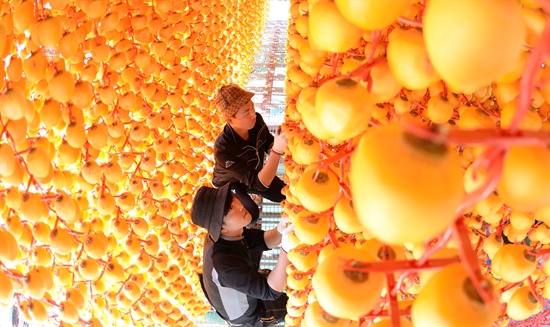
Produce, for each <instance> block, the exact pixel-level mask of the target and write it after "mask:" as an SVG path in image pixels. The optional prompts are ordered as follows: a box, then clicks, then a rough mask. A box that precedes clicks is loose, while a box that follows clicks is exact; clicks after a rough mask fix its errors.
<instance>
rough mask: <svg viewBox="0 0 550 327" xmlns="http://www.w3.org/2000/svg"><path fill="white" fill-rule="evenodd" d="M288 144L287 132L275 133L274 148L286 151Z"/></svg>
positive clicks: (280, 151)
mask: <svg viewBox="0 0 550 327" xmlns="http://www.w3.org/2000/svg"><path fill="white" fill-rule="evenodd" d="M287 144H288V139H287V138H286V135H285V133H283V132H278V133H276V134H275V140H274V141H273V147H272V149H273V150H275V152H278V153H284V151H285V149H286V146H287Z"/></svg>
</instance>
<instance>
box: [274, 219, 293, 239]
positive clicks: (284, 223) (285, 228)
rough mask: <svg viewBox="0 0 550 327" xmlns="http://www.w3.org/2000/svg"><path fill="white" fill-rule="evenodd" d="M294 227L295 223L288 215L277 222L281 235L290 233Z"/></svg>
mask: <svg viewBox="0 0 550 327" xmlns="http://www.w3.org/2000/svg"><path fill="white" fill-rule="evenodd" d="M293 229H294V224H292V223H291V222H290V219H288V217H281V220H279V223H278V224H277V231H278V232H279V234H281V235H285V234H288V233H290V232H291V231H292V230H293Z"/></svg>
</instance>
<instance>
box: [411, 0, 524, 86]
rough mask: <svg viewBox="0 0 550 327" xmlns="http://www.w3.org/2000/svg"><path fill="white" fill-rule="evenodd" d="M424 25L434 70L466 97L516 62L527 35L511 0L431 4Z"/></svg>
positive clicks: (429, 3) (428, 4)
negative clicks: (465, 94)
mask: <svg viewBox="0 0 550 327" xmlns="http://www.w3.org/2000/svg"><path fill="white" fill-rule="evenodd" d="M465 17H467V19H465ZM423 25H424V26H423V29H422V32H423V34H424V40H425V41H426V49H427V50H428V55H429V57H430V61H431V63H432V64H433V66H434V68H435V70H436V71H437V73H438V74H439V75H440V76H441V78H442V79H443V80H444V81H445V82H446V83H448V85H449V87H450V88H451V90H453V91H455V92H464V93H472V92H475V91H477V90H478V89H480V88H482V87H485V86H487V85H489V84H491V82H493V81H495V80H497V79H499V78H500V77H502V76H503V75H504V74H506V73H507V72H508V70H509V67H510V66H512V65H513V64H514V63H515V62H517V61H519V60H520V57H521V54H522V52H523V44H524V41H525V36H526V27H525V24H524V22H523V18H522V14H521V7H520V5H519V4H518V3H517V2H516V1H513V0H506V1H500V0H490V1H443V0H434V1H430V2H428V3H427V4H426V11H425V14H424V19H423Z"/></svg>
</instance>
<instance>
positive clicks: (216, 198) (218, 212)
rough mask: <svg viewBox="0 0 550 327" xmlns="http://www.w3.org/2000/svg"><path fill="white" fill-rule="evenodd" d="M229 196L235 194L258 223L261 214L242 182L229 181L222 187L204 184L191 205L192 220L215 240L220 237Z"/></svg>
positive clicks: (253, 220) (254, 221)
mask: <svg viewBox="0 0 550 327" xmlns="http://www.w3.org/2000/svg"><path fill="white" fill-rule="evenodd" d="M228 196H235V197H236V198H237V199H239V201H241V203H242V204H243V206H244V207H245V208H246V210H248V212H249V213H250V215H251V216H252V222H251V224H253V223H256V221H257V220H258V217H259V215H260V210H259V209H258V205H257V204H256V203H255V202H254V200H252V199H251V198H250V196H249V195H248V193H247V192H246V187H245V186H244V185H242V184H240V183H227V184H225V185H224V186H222V187H220V188H212V187H208V186H202V187H201V188H199V190H198V191H197V194H196V195H195V198H194V200H193V205H192V207H191V221H192V222H193V224H195V225H199V226H201V227H203V228H206V230H208V233H209V234H210V237H211V238H212V240H213V241H214V242H217V241H218V239H219V238H220V233H221V230H222V222H223V217H224V215H223V209H224V206H225V201H226V199H227V197H228Z"/></svg>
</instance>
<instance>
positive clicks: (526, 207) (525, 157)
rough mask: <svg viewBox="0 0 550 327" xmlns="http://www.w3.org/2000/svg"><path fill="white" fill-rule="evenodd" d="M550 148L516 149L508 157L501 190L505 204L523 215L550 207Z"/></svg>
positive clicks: (513, 148) (519, 147)
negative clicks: (523, 213)
mask: <svg viewBox="0 0 550 327" xmlns="http://www.w3.org/2000/svg"><path fill="white" fill-rule="evenodd" d="M548 167H550V148H548V146H514V147H512V148H511V149H510V150H509V151H508V154H507V155H506V157H505V158H504V166H503V170H502V177H501V179H500V182H499V184H498V185H497V191H498V194H499V195H500V197H501V198H502V199H503V200H504V203H505V204H506V205H507V206H509V207H511V208H513V209H517V210H520V211H523V212H534V211H537V210H539V209H541V208H543V207H545V206H548V205H550V170H549V169H548Z"/></svg>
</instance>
